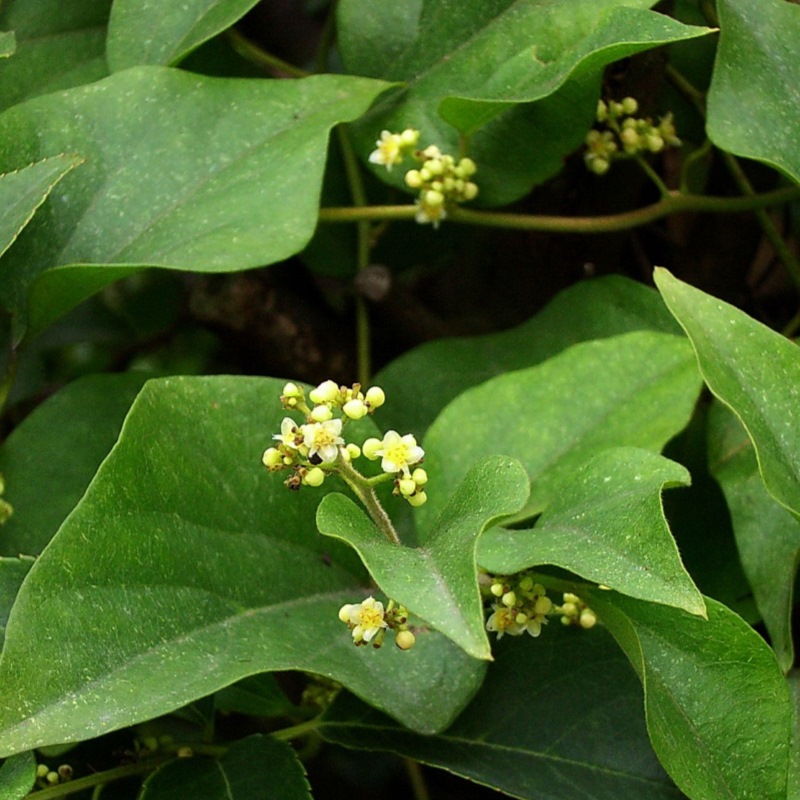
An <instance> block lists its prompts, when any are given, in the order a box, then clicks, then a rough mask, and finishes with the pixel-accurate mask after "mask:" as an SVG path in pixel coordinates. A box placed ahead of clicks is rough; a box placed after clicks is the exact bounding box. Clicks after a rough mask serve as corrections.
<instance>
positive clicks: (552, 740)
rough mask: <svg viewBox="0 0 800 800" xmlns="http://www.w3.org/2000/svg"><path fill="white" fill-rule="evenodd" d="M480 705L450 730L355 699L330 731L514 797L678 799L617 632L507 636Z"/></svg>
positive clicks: (336, 708)
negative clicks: (434, 731) (409, 721)
mask: <svg viewBox="0 0 800 800" xmlns="http://www.w3.org/2000/svg"><path fill="white" fill-rule="evenodd" d="M495 656H496V660H495V661H494V662H493V663H492V664H490V665H489V670H488V672H487V675H486V680H485V681H484V683H483V686H482V687H481V690H480V691H479V692H478V694H477V695H476V696H475V699H474V700H473V701H472V703H470V705H469V706H468V707H467V708H466V709H465V710H464V712H463V713H462V714H461V716H459V718H458V719H457V720H456V721H455V722H454V723H453V725H452V727H450V728H449V729H448V730H447V731H445V732H444V733H441V734H439V735H438V736H426V737H423V736H419V735H417V734H415V733H413V732H411V731H407V730H404V729H403V728H401V727H400V726H398V725H397V724H396V723H393V722H392V721H391V720H389V719H387V718H386V717H385V716H383V715H382V714H379V713H378V712H376V711H374V710H373V709H370V708H367V707H365V706H364V705H363V704H362V703H360V702H358V701H357V700H355V699H354V698H353V697H352V696H349V695H343V696H340V697H339V698H337V700H336V702H335V703H334V705H333V706H332V707H331V708H330V710H329V711H328V712H327V713H326V715H325V717H324V720H323V723H322V726H321V728H320V732H321V733H322V735H323V736H324V737H325V738H326V739H329V740H331V741H333V742H336V743H338V744H341V745H344V746H345V747H356V748H358V747H360V748H365V749H369V750H372V749H375V748H380V749H385V750H389V751H391V752H394V753H398V754H400V755H403V756H407V757H409V758H413V759H416V760H419V761H421V762H422V763H424V764H430V765H431V766H435V767H442V768H444V769H446V770H448V771H450V772H454V773H455V774H456V775H461V776H463V777H465V778H469V779H470V780H472V781H475V782H477V783H481V784H484V785H486V786H490V787H492V788H494V789H498V790H500V791H502V792H505V793H506V794H509V795H511V796H513V797H521V798H529V799H530V800H541V799H542V798H558V800H586V799H587V798H595V799H596V800H601V799H602V800H618V799H619V798H625V800H678V799H679V798H680V797H682V795H681V794H680V792H678V790H677V789H676V788H675V787H674V786H673V785H672V783H671V781H670V780H669V779H668V778H667V776H666V775H665V773H664V771H663V770H662V769H661V766H660V765H659V763H658V761H657V759H656V757H655V754H654V753H653V751H652V749H651V748H650V745H649V743H648V741H647V731H646V729H645V724H644V715H643V713H642V691H641V687H640V686H639V685H638V681H637V680H636V676H635V673H634V672H633V670H632V669H631V668H630V666H629V664H627V663H626V661H625V657H624V656H623V654H622V653H621V651H620V650H619V648H618V647H616V646H615V645H614V642H613V640H612V639H611V637H610V636H609V635H608V633H607V632H606V631H604V630H602V629H601V628H595V629H594V630H592V631H578V630H576V629H574V628H571V629H566V628H564V627H563V626H561V625H552V626H550V627H549V628H546V629H545V630H544V632H543V633H542V636H541V638H539V639H533V638H532V637H530V636H524V637H522V638H520V639H512V638H511V637H505V638H504V639H503V640H501V641H499V642H497V645H496V646H495Z"/></svg>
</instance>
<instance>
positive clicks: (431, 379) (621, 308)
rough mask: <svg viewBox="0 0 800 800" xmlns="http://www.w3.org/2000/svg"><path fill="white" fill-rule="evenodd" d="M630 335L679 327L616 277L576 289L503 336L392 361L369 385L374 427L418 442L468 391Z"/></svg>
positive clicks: (637, 288) (648, 294)
mask: <svg viewBox="0 0 800 800" xmlns="http://www.w3.org/2000/svg"><path fill="white" fill-rule="evenodd" d="M638 330H653V331H663V332H665V333H680V326H678V325H677V324H676V322H675V320H674V318H673V317H672V316H671V315H670V313H669V312H668V311H667V310H666V308H665V307H664V304H663V302H662V301H661V298H660V297H659V295H658V293H657V292H655V291H653V290H652V289H650V288H648V287H646V286H643V285H642V284H641V283H636V282H634V281H632V280H629V279H628V278H623V277H621V276H619V275H610V276H608V277H604V278H597V279H596V280H590V281H582V282H581V283H576V284H574V285H573V286H571V287H570V288H569V289H566V290H564V291H563V292H561V293H560V294H559V295H558V296H557V297H556V298H555V299H554V300H552V301H551V302H550V303H548V304H547V306H546V307H545V308H544V309H543V310H542V311H540V312H539V313H538V314H537V315H536V316H535V317H532V318H531V319H530V320H528V321H527V322H525V323H523V324H522V325H518V326H517V327H516V328H512V329H511V330H509V331H503V332H501V333H492V334H489V335H487V336H473V337H470V338H456V337H453V338H450V339H441V340H438V341H434V342H428V343H426V344H423V345H420V346H419V347H417V348H415V349H414V350H412V351H410V352H409V353H405V354H404V355H402V356H400V357H399V358H397V359H395V360H394V361H392V362H391V363H390V364H389V365H388V366H387V367H385V368H384V369H383V370H381V372H380V373H378V375H377V377H376V378H375V382H376V383H378V384H379V385H380V386H382V387H383V388H384V389H385V391H386V394H387V397H390V398H391V401H392V402H391V403H388V404H387V405H386V406H385V407H384V408H382V409H381V419H382V420H383V421H384V422H385V424H386V425H387V426H388V427H390V428H392V427H394V428H398V429H399V428H401V427H402V428H404V429H405V430H410V431H412V432H413V433H414V434H415V435H416V436H418V437H421V436H422V434H423V433H424V432H425V430H426V429H427V427H428V425H430V424H431V423H432V422H433V420H434V419H435V418H436V416H437V415H438V414H439V412H440V411H441V410H442V409H443V408H444V407H445V406H446V405H447V404H448V403H449V402H450V401H451V400H453V399H454V398H455V397H457V396H458V395H459V394H461V392H463V391H464V390H465V389H469V388H470V386H475V385H477V384H479V383H482V382H483V381H485V380H487V379H488V378H493V377H494V376H495V375H499V374H501V373H503V372H509V371H510V370H515V369H522V368H523V367H532V366H533V365H534V364H538V363H540V362H541V361H544V360H545V359H547V358H550V357H552V356H554V355H556V354H558V353H560V352H561V351H562V350H565V349H566V348H567V347H569V346H570V345H573V344H577V343H578V342H585V341H588V340H590V339H605V338H607V337H609V336H616V335H618V334H621V333H629V332H631V331H638ZM420 387H424V391H420Z"/></svg>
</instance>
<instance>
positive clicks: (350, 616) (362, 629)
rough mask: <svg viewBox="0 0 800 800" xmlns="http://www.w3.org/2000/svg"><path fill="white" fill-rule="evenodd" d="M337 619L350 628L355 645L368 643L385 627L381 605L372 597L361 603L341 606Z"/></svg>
mask: <svg viewBox="0 0 800 800" xmlns="http://www.w3.org/2000/svg"><path fill="white" fill-rule="evenodd" d="M339 619H340V620H341V621H342V622H345V623H347V625H349V626H350V627H351V628H352V631H353V641H354V642H355V643H356V644H361V643H362V642H369V641H370V640H371V639H372V638H373V637H374V636H375V634H376V633H378V631H380V630H381V629H383V628H386V627H387V623H386V619H385V618H384V613H383V603H381V602H380V600H376V599H375V598H374V597H368V598H367V599H366V600H364V601H363V602H361V603H348V604H347V605H343V606H342V607H341V608H340V609H339Z"/></svg>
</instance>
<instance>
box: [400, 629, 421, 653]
mask: <svg viewBox="0 0 800 800" xmlns="http://www.w3.org/2000/svg"><path fill="white" fill-rule="evenodd" d="M416 641H417V637H416V636H414V634H413V633H411V631H398V633H397V636H396V637H395V639H394V643H395V644H396V645H397V646H398V647H399V648H400V649H401V650H410V649H411V648H412V647H413V646H414V642H416Z"/></svg>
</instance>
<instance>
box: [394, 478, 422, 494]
mask: <svg viewBox="0 0 800 800" xmlns="http://www.w3.org/2000/svg"><path fill="white" fill-rule="evenodd" d="M397 488H398V489H399V490H400V494H402V495H405V496H406V497H410V496H411V495H412V494H414V492H416V491H417V484H416V483H414V481H412V480H411V478H403V479H402V480H400V481H398V482H397Z"/></svg>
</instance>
